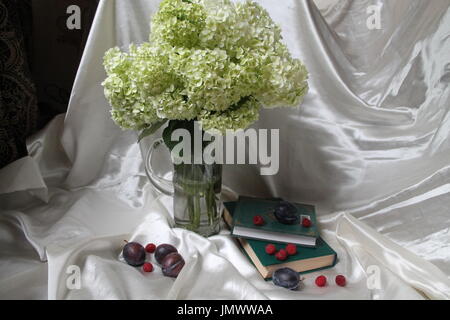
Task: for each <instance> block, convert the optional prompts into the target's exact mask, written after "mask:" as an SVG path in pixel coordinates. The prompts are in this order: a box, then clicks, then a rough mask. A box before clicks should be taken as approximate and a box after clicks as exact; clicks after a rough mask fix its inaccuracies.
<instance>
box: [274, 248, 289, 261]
mask: <svg viewBox="0 0 450 320" xmlns="http://www.w3.org/2000/svg"><path fill="white" fill-rule="evenodd" d="M275 257H276V258H277V260H280V261H284V260H286V259H287V257H288V254H287V252H286V250H284V249H281V250H280V251H278V252H277V253H276V254H275Z"/></svg>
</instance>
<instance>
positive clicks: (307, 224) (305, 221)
mask: <svg viewBox="0 0 450 320" xmlns="http://www.w3.org/2000/svg"><path fill="white" fill-rule="evenodd" d="M302 226H304V227H305V228H309V227H311V220H309V219H308V218H303V220H302Z"/></svg>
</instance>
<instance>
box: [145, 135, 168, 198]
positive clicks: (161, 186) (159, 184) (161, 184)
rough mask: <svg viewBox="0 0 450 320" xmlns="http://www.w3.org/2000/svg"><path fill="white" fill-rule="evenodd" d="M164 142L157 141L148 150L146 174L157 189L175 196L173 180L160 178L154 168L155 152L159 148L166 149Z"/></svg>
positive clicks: (161, 140)
mask: <svg viewBox="0 0 450 320" xmlns="http://www.w3.org/2000/svg"><path fill="white" fill-rule="evenodd" d="M164 146H165V145H164V141H163V139H161V138H160V139H156V140H155V141H154V142H153V143H152V145H151V146H150V148H149V149H148V152H147V155H146V156H145V161H144V162H145V172H146V173H147V176H148V178H149V180H150V182H151V183H152V184H153V186H155V188H156V189H157V190H158V191H160V192H162V193H164V194H165V195H168V196H173V195H174V187H173V183H172V180H169V179H167V178H164V177H161V176H158V175H157V174H156V173H155V172H154V170H153V168H152V164H151V163H152V156H153V154H154V152H155V150H157V149H158V148H161V147H164ZM168 161H171V159H168Z"/></svg>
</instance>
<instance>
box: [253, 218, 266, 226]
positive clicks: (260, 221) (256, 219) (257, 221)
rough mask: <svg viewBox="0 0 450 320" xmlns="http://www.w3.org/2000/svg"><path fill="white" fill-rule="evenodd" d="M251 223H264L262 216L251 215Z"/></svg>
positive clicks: (260, 224) (259, 224)
mask: <svg viewBox="0 0 450 320" xmlns="http://www.w3.org/2000/svg"><path fill="white" fill-rule="evenodd" d="M253 224H254V225H255V226H262V225H264V218H263V217H261V216H254V217H253Z"/></svg>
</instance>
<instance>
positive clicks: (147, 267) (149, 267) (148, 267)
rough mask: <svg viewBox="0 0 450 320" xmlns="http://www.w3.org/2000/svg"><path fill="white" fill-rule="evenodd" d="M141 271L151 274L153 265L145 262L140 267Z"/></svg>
mask: <svg viewBox="0 0 450 320" xmlns="http://www.w3.org/2000/svg"><path fill="white" fill-rule="evenodd" d="M142 270H144V272H152V271H153V265H152V264H151V263H150V262H146V263H144V265H143V266H142Z"/></svg>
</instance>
